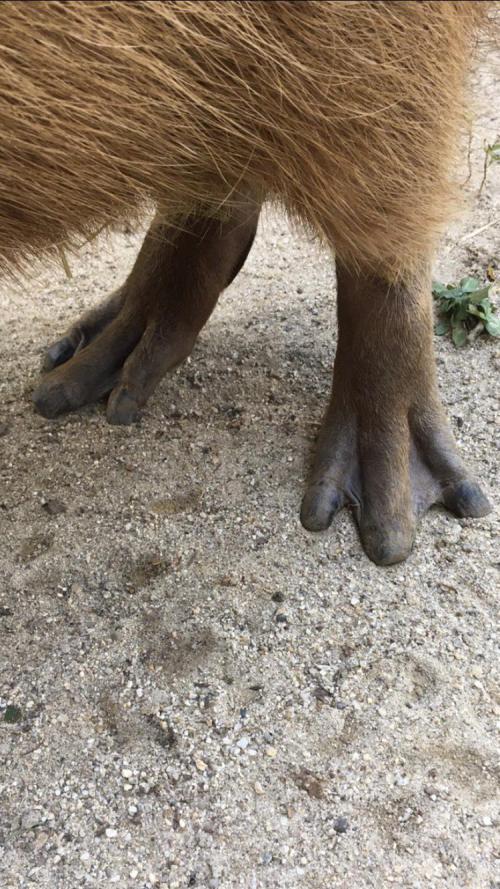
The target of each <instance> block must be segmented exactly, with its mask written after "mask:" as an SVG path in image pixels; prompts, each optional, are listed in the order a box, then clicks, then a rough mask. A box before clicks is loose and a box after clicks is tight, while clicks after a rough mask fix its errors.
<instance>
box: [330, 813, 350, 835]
mask: <svg viewBox="0 0 500 889" xmlns="http://www.w3.org/2000/svg"><path fill="white" fill-rule="evenodd" d="M333 829H334V830H335V833H346V832H347V831H348V830H349V822H348V820H347V818H344V816H343V815H341V816H340V818H336V819H335V821H334V822H333Z"/></svg>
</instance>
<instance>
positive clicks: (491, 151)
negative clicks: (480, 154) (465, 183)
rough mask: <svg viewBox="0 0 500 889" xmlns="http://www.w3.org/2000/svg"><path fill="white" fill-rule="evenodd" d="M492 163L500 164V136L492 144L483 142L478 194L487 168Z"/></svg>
mask: <svg viewBox="0 0 500 889" xmlns="http://www.w3.org/2000/svg"><path fill="white" fill-rule="evenodd" d="M492 164H500V138H498V139H497V140H496V142H494V143H493V145H488V143H487V142H485V143H484V167H483V178H482V180H481V185H480V186H479V194H481V192H482V190H483V186H484V183H485V182H486V177H487V175H488V170H489V168H490V167H491V165H492Z"/></svg>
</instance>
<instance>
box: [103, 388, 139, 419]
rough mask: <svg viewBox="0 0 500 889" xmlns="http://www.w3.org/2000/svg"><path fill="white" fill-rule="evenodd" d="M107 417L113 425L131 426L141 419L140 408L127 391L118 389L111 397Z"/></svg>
mask: <svg viewBox="0 0 500 889" xmlns="http://www.w3.org/2000/svg"><path fill="white" fill-rule="evenodd" d="M106 417H107V420H108V423H112V424H113V425H116V426H130V424H131V423H135V422H136V420H138V418H139V406H138V404H137V402H136V400H135V398H133V397H132V396H131V395H130V393H129V392H127V390H126V389H118V390H117V391H116V392H112V393H111V395H110V396H109V400H108V407H107V410H106Z"/></svg>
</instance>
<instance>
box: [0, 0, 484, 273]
mask: <svg viewBox="0 0 500 889" xmlns="http://www.w3.org/2000/svg"><path fill="white" fill-rule="evenodd" d="M489 8H490V4H488V3H483V2H482V0H479V2H472V0H463V2H448V0H440V2H432V0H424V2H418V0H417V2H413V0H410V2H399V0H393V2H356V0H346V2H343V0H337V2H328V0H325V2H323V0H316V2H308V0H305V2H303V0H292V2H281V0H272V2H261V0H253V2H233V0H195V2H185V0H178V2H156V0H151V2H148V0H145V2H131V3H129V2H102V0H85V2H72V0H70V2H55V0H53V2H38V0H32V2H31V0H29V2H15V0H12V2H2V3H1V4H0V33H1V35H2V37H1V45H0V170H1V175H0V264H1V267H2V268H3V269H6V268H12V267H13V266H16V265H17V266H19V265H21V266H22V264H23V262H24V261H25V260H27V259H29V258H30V257H31V256H36V255H39V254H41V253H44V252H45V251H47V250H49V249H50V248H51V247H53V245H57V244H61V243H62V242H65V241H67V240H68V239H73V240H74V239H75V238H76V239H78V238H82V237H83V238H88V237H89V236H90V235H92V234H93V233H94V232H95V231H96V230H97V229H98V228H100V227H102V226H103V225H109V224H113V223H117V222H120V221H125V220H130V219H131V218H133V217H134V218H136V217H137V216H138V215H140V214H141V213H142V212H143V211H144V209H145V208H147V207H149V206H151V205H154V206H155V207H156V208H158V209H159V211H160V213H161V214H162V215H163V217H164V218H165V219H166V220H168V221H169V222H171V223H175V224H178V225H180V226H181V225H182V221H183V219H185V218H186V217H187V216H189V215H191V214H192V213H193V212H196V211H197V210H198V209H200V208H201V209H202V210H203V213H205V214H207V213H209V214H210V213H211V214H214V215H216V214H217V213H220V212H224V209H227V208H230V207H231V206H232V203H234V202H236V201H237V200H238V196H239V195H241V194H244V195H249V194H250V195H253V196H255V197H256V199H257V200H261V199H271V200H274V201H277V202H279V203H280V204H281V205H283V206H284V207H285V208H286V210H287V211H288V212H289V214H290V215H291V216H292V217H293V218H297V219H299V220H300V221H301V222H302V223H304V224H305V225H306V226H308V227H309V228H310V229H312V230H313V231H315V232H317V233H319V234H320V235H321V236H322V237H324V238H325V240H326V241H327V242H328V243H329V244H330V245H332V246H334V248H335V251H336V253H337V255H338V256H339V257H340V259H341V260H342V261H343V262H344V263H346V264H349V265H351V266H353V265H354V266H360V265H362V266H364V267H366V268H368V269H374V270H375V269H376V270H383V272H384V274H386V275H387V276H391V275H392V276H396V275H398V274H400V273H402V272H407V271H408V270H411V269H412V267H413V266H414V265H415V264H416V263H417V262H418V261H419V258H420V257H422V256H423V255H428V253H429V250H430V249H432V246H433V244H434V242H435V239H436V236H437V235H438V233H439V232H440V230H441V227H442V225H443V223H444V222H445V220H446V219H447V216H448V212H449V201H450V196H451V194H452V189H450V170H451V169H452V158H453V150H454V146H455V144H456V138H457V128H458V126H459V121H460V119H461V112H462V109H463V88H464V80H465V76H466V71H467V59H468V58H469V57H470V54H471V49H472V45H473V41H474V39H475V35H476V34H477V31H478V28H479V27H480V26H481V24H482V23H483V22H484V21H485V18H486V16H487V14H488V10H489Z"/></svg>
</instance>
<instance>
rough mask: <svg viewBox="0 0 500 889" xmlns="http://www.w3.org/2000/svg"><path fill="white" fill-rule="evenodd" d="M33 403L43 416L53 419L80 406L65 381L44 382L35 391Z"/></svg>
mask: <svg viewBox="0 0 500 889" xmlns="http://www.w3.org/2000/svg"><path fill="white" fill-rule="evenodd" d="M33 404H34V405H35V408H36V410H37V411H38V413H39V414H41V415H42V417H47V419H49V420H52V419H54V417H58V416H59V414H65V413H67V411H70V410H73V409H74V408H75V407H77V406H78V404H79V402H78V399H72V397H71V395H70V393H69V391H68V388H67V386H66V385H65V384H64V383H48V382H47V383H42V384H41V385H40V386H38V389H36V390H35V392H34V393H33Z"/></svg>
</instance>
